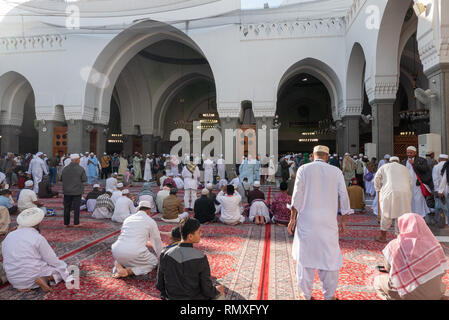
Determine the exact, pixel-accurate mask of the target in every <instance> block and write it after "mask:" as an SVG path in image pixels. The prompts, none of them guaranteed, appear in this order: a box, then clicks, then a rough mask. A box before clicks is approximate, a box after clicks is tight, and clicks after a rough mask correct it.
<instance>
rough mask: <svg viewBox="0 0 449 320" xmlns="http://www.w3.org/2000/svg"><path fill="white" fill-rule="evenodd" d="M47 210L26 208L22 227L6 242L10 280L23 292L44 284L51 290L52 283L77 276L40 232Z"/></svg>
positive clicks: (21, 217)
mask: <svg viewBox="0 0 449 320" xmlns="http://www.w3.org/2000/svg"><path fill="white" fill-rule="evenodd" d="M44 216H45V215H44V213H43V212H42V210H40V209H38V208H30V209H26V210H24V211H22V212H21V213H20V214H19V215H18V216H17V224H18V225H19V227H18V229H17V230H15V231H12V232H11V233H9V234H8V236H7V237H6V238H5V240H4V241H3V243H2V254H3V267H4V270H5V272H6V277H7V278H8V281H9V283H10V284H11V285H12V286H13V287H14V288H16V289H18V290H20V291H29V290H30V289H34V288H39V287H41V288H42V290H44V292H48V291H51V287H50V285H51V284H57V283H58V282H60V281H62V280H64V281H65V282H66V283H69V282H72V281H73V280H74V279H73V277H72V276H71V275H69V273H68V271H67V264H66V263H65V262H64V261H62V260H59V259H58V257H57V256H56V254H55V252H54V251H53V249H52V247H51V246H50V245H49V243H48V241H47V240H46V239H45V238H44V237H43V236H42V235H41V234H40V231H39V224H40V223H41V221H42V220H43V218H44Z"/></svg>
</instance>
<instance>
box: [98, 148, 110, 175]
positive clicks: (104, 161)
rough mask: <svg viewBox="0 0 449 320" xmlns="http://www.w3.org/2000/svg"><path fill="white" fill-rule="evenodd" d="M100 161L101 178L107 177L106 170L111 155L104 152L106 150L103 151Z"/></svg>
mask: <svg viewBox="0 0 449 320" xmlns="http://www.w3.org/2000/svg"><path fill="white" fill-rule="evenodd" d="M100 163H101V179H107V178H108V172H109V168H110V165H111V164H110V163H111V157H110V156H108V155H107V154H106V152H104V153H103V156H102V157H101V159H100Z"/></svg>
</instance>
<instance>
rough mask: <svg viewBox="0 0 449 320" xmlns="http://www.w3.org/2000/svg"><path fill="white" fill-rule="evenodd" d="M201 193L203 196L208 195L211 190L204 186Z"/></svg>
mask: <svg viewBox="0 0 449 320" xmlns="http://www.w3.org/2000/svg"><path fill="white" fill-rule="evenodd" d="M201 194H202V195H203V196H206V195H208V194H209V190H208V189H207V188H204V189H203V190H201Z"/></svg>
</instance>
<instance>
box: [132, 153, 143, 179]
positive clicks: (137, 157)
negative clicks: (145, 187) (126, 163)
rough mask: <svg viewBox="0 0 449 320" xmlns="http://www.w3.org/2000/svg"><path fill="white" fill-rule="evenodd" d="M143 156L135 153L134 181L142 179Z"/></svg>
mask: <svg viewBox="0 0 449 320" xmlns="http://www.w3.org/2000/svg"><path fill="white" fill-rule="evenodd" d="M141 163H142V158H141V156H140V154H139V153H138V152H136V153H134V158H133V169H134V181H140V180H142V165H141Z"/></svg>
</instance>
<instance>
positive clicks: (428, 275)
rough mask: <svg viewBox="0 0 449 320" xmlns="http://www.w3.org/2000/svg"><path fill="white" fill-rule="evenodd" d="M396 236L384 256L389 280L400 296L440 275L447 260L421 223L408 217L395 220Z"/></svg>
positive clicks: (403, 216) (445, 268)
mask: <svg viewBox="0 0 449 320" xmlns="http://www.w3.org/2000/svg"><path fill="white" fill-rule="evenodd" d="M398 227H399V236H398V237H397V238H396V239H395V240H392V241H390V243H389V244H388V245H387V246H386V247H385V249H384V250H383V254H384V256H385V258H386V259H387V261H388V263H389V264H390V266H391V269H390V280H391V282H392V284H393V286H394V287H395V288H396V289H397V291H398V293H399V295H400V296H404V295H406V294H408V293H410V292H412V291H413V290H415V289H416V288H417V287H418V286H419V285H422V284H424V283H426V282H427V281H429V280H432V279H433V278H435V277H436V276H438V275H440V274H443V273H445V272H446V270H447V269H448V264H447V260H446V256H445V254H444V251H443V248H442V247H441V245H440V243H439V242H438V240H437V239H436V238H435V236H434V235H433V234H432V232H431V231H430V229H429V227H427V225H426V222H425V221H424V219H423V218H422V217H421V216H420V215H418V214H415V213H407V214H404V215H402V216H401V217H400V218H399V219H398Z"/></svg>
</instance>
